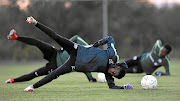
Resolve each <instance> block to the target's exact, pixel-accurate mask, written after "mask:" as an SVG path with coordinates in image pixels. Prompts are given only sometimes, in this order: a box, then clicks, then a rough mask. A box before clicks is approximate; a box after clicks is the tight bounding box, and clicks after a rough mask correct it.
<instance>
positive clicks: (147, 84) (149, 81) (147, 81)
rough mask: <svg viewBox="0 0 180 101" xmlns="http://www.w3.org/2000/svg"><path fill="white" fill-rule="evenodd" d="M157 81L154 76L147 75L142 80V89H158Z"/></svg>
mask: <svg viewBox="0 0 180 101" xmlns="http://www.w3.org/2000/svg"><path fill="white" fill-rule="evenodd" d="M156 86H157V79H156V78H155V77H154V76H152V75H146V76H144V77H143V78H142V79H141V87H142V88H143V89H156Z"/></svg>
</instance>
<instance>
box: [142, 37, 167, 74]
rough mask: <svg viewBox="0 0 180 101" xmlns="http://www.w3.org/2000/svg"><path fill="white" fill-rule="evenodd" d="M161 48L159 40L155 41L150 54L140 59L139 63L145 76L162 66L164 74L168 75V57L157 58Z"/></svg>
mask: <svg viewBox="0 0 180 101" xmlns="http://www.w3.org/2000/svg"><path fill="white" fill-rule="evenodd" d="M161 48H162V43H161V40H157V41H156V43H155V44H154V46H153V48H152V50H151V52H149V53H148V54H147V55H144V56H142V57H141V60H140V63H141V66H142V68H143V70H144V71H145V72H146V74H152V73H153V72H154V71H155V70H156V69H157V68H159V67H161V66H164V68H165V70H166V74H168V75H170V61H169V57H168V56H165V57H163V58H160V57H159V56H158V54H159V51H160V49H161Z"/></svg>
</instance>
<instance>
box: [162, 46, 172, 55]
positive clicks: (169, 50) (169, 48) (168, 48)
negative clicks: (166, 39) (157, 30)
mask: <svg viewBox="0 0 180 101" xmlns="http://www.w3.org/2000/svg"><path fill="white" fill-rule="evenodd" d="M164 48H166V49H167V54H169V53H170V52H171V50H172V48H171V46H170V45H168V44H166V45H164Z"/></svg>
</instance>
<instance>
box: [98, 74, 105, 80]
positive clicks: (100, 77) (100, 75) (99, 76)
mask: <svg viewBox="0 0 180 101" xmlns="http://www.w3.org/2000/svg"><path fill="white" fill-rule="evenodd" d="M98 80H99V82H106V77H105V74H104V73H98Z"/></svg>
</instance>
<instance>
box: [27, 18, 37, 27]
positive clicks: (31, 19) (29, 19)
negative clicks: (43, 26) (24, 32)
mask: <svg viewBox="0 0 180 101" xmlns="http://www.w3.org/2000/svg"><path fill="white" fill-rule="evenodd" d="M26 22H28V23H33V24H35V25H36V24H37V21H36V20H35V19H34V18H33V17H32V16H30V17H27V20H26Z"/></svg>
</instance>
